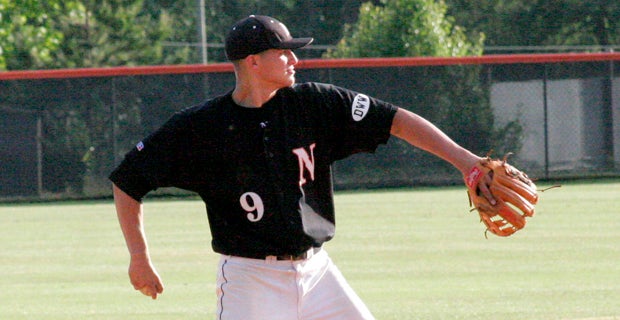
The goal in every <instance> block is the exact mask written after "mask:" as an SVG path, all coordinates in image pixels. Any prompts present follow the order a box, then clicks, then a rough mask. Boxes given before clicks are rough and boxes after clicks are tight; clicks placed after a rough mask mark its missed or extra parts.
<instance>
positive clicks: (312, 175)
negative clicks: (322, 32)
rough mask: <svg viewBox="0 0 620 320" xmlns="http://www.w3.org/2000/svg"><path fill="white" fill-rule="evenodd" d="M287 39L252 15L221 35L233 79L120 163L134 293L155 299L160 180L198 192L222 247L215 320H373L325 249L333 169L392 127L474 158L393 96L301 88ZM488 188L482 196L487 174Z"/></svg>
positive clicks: (460, 161) (215, 244) (295, 43)
mask: <svg viewBox="0 0 620 320" xmlns="http://www.w3.org/2000/svg"><path fill="white" fill-rule="evenodd" d="M312 40H313V39H312V38H293V37H291V35H290V34H289V31H288V29H287V28H286V26H284V25H283V24H282V23H281V22H279V21H278V20H276V19H274V18H271V17H267V16H258V15H256V16H249V17H247V18H245V19H242V20H240V21H238V22H237V23H236V24H235V25H234V26H233V27H232V28H231V29H230V30H229V33H228V35H227V38H226V45H225V46H226V54H227V57H228V59H229V60H230V61H231V62H232V63H233V65H234V70H235V76H236V85H235V88H234V89H233V90H232V91H230V92H229V93H227V94H225V95H223V96H219V97H216V98H213V99H211V100H208V101H206V102H205V103H204V104H202V105H199V106H195V107H191V108H188V109H186V110H183V111H180V112H178V113H176V114H174V115H173V116H172V117H171V118H170V119H169V120H168V121H167V122H166V123H165V124H164V125H163V126H162V127H161V128H160V129H158V130H156V131H155V132H154V133H152V134H151V135H149V136H148V137H146V138H145V139H144V140H142V141H141V142H139V143H138V144H137V145H136V147H135V148H133V149H132V150H131V151H130V152H128V153H127V155H126V157H125V159H124V160H123V161H122V163H121V164H120V165H119V166H118V167H117V168H116V169H115V170H114V171H113V172H112V174H111V175H110V179H111V180H112V182H113V191H114V197H115V204H116V210H117V213H118V219H119V221H120V225H121V229H122V231H123V234H124V237H125V240H126V243H127V247H128V249H129V252H130V255H131V261H130V267H129V277H130V280H131V283H132V284H133V286H134V288H135V289H137V290H140V291H142V292H143V293H144V294H145V295H147V296H150V297H152V298H153V299H155V298H157V296H158V295H159V294H161V293H162V292H163V289H164V287H163V284H162V281H161V279H160V277H159V275H158V274H157V272H156V270H155V268H154V267H153V265H152V264H151V260H150V256H149V252H148V247H147V241H146V237H145V234H144V230H143V224H142V222H143V211H142V209H143V207H142V203H141V201H142V199H143V197H144V196H145V195H146V194H147V193H148V192H150V191H151V190H155V189H157V188H159V187H170V186H174V187H178V188H182V189H186V190H190V191H193V192H196V193H197V194H198V195H200V197H201V198H202V200H204V202H205V204H206V210H207V213H208V219H209V227H210V230H211V235H212V248H213V250H214V251H215V252H217V253H219V254H221V258H220V261H219V268H218V270H219V271H218V275H217V297H218V303H217V319H240V320H247V319H269V320H273V319H287V320H290V319H323V320H325V319H373V316H372V314H371V312H370V311H369V310H368V308H367V307H366V306H365V305H364V303H363V302H362V301H361V300H360V298H359V297H358V296H357V295H356V294H355V292H354V291H353V290H352V289H351V287H350V286H349V285H348V284H347V282H346V281H345V279H344V278H343V276H342V274H341V273H340V272H339V271H338V268H337V267H336V266H335V265H334V264H333V263H332V260H330V258H329V256H328V254H327V252H326V251H325V250H324V249H322V244H323V243H325V242H326V241H329V240H330V239H332V238H333V237H334V234H335V217H334V203H333V191H332V175H331V170H330V166H331V164H332V163H333V162H334V161H336V160H339V159H343V158H345V157H348V156H350V155H352V154H355V153H358V152H374V151H375V149H376V148H377V146H378V145H380V144H383V143H386V142H387V140H388V139H389V137H390V136H391V135H394V136H396V137H399V138H401V139H404V140H406V141H407V142H409V143H410V144H412V145H414V146H416V147H419V148H422V149H424V150H427V151H429V152H431V153H433V154H435V155H437V156H439V157H441V158H443V159H445V160H446V161H448V162H450V163H451V164H453V165H454V166H455V167H456V168H457V169H458V170H460V171H461V172H463V174H466V173H467V171H468V170H469V169H470V168H471V167H472V166H473V165H474V164H475V163H476V162H478V161H479V160H480V158H479V157H478V156H476V155H474V154H472V153H471V152H469V151H468V150H465V149H463V148H462V147H460V146H459V145H457V144H456V143H454V142H453V141H452V140H451V139H450V138H449V137H447V136H446V135H445V134H444V133H442V132H441V131H440V130H439V129H438V128H436V127H435V126H434V125H432V124H431V123H429V122H428V121H426V120H424V119H423V118H421V117H419V116H417V115H416V114H414V113H411V112H409V111H406V110H404V109H401V108H399V107H396V106H394V105H392V104H390V103H387V102H384V101H380V100H378V99H375V98H373V97H369V96H367V95H365V94H363V93H359V92H354V91H351V90H347V89H344V88H339V87H336V86H333V85H328V84H321V83H301V84H296V83H295V65H296V64H297V62H298V59H297V57H296V56H295V54H294V53H293V51H292V50H294V49H297V48H301V47H304V46H307V45H308V44H310V43H311V42H312ZM480 184H481V190H482V191H483V192H484V193H485V194H488V190H486V186H485V179H482V180H481V182H480Z"/></svg>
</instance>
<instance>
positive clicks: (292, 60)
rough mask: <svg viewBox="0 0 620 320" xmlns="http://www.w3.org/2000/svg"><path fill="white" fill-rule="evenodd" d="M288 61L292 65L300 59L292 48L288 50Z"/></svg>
mask: <svg viewBox="0 0 620 320" xmlns="http://www.w3.org/2000/svg"><path fill="white" fill-rule="evenodd" d="M287 53H288V63H289V64H290V65H293V66H294V65H296V64H297V63H298V62H299V59H297V56H296V55H295V53H294V52H293V51H292V50H288V52H287Z"/></svg>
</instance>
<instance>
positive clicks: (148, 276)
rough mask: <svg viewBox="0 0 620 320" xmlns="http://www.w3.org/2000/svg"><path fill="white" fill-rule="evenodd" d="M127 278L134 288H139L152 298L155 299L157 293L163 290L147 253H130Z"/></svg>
mask: <svg viewBox="0 0 620 320" xmlns="http://www.w3.org/2000/svg"><path fill="white" fill-rule="evenodd" d="M129 279H130V281H131V284H132V285H133V287H134V289H136V290H140V292H142V294H144V295H145V296H149V297H151V298H153V299H157V295H158V294H161V293H162V292H163V291H164V286H163V284H162V282H161V278H160V277H159V274H157V271H156V270H155V268H154V267H153V265H152V264H151V260H150V258H149V256H148V254H147V253H139V254H132V255H131V262H130V263H129Z"/></svg>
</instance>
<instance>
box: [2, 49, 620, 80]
mask: <svg viewBox="0 0 620 320" xmlns="http://www.w3.org/2000/svg"><path fill="white" fill-rule="evenodd" d="M588 61H592V62H595V61H620V53H616V52H609V53H562V54H512V55H501V54H500V55H483V56H475V57H447V58H446V57H403V58H355V59H308V60H301V61H300V63H299V65H298V68H299V69H318V68H373V67H413V66H446V65H471V64H517V63H521V64H527V63H560V62H588ZM232 71H233V67H232V64H230V63H216V64H207V65H203V64H194V65H169V66H140V67H110V68H82V69H50V70H24V71H5V72H0V80H27V79H54V78H90V77H114V76H140V75H156V74H191V73H219V72H232Z"/></svg>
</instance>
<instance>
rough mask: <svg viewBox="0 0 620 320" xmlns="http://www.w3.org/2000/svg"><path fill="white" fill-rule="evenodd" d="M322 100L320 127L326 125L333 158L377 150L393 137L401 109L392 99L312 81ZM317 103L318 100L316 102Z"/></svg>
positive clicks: (316, 111) (319, 110) (312, 85)
mask: <svg viewBox="0 0 620 320" xmlns="http://www.w3.org/2000/svg"><path fill="white" fill-rule="evenodd" d="M302 86H308V87H311V88H313V90H312V91H314V92H316V94H317V95H318V96H317V97H315V98H316V99H318V100H320V102H319V103H314V105H316V106H318V108H319V109H316V110H313V112H315V113H317V114H318V115H319V119H320V122H321V124H320V126H321V127H324V128H326V130H327V134H328V137H327V138H328V141H330V144H331V156H332V161H335V160H339V159H342V158H345V157H347V156H349V155H352V154H355V153H360V152H371V153H372V152H374V151H375V150H376V148H377V147H378V146H379V145H380V144H385V143H387V141H388V139H389V137H390V130H391V127H392V120H393V119H394V115H395V114H396V110H397V109H398V108H397V107H396V106H395V105H392V104H390V103H388V102H385V101H382V100H379V99H376V98H373V97H370V96H368V95H366V94H363V93H359V92H355V91H352V90H348V89H344V88H341V87H337V86H333V85H328V84H321V83H308V84H303V85H302ZM314 102H316V101H314Z"/></svg>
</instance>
